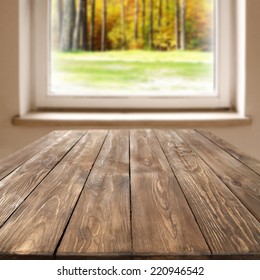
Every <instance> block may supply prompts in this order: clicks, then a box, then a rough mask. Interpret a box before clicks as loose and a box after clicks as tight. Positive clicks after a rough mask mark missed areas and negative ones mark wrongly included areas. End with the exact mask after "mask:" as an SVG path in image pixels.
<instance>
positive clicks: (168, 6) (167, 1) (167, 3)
mask: <svg viewBox="0 0 260 280" xmlns="http://www.w3.org/2000/svg"><path fill="white" fill-rule="evenodd" d="M169 13H170V3H169V0H166V25H167V28H168V27H169V25H170V21H169Z"/></svg>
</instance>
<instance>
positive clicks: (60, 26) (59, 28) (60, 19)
mask: <svg viewBox="0 0 260 280" xmlns="http://www.w3.org/2000/svg"><path fill="white" fill-rule="evenodd" d="M57 4H58V7H57V9H58V40H59V41H58V42H59V48H60V49H61V35H62V20H63V2H62V0H58V2H57Z"/></svg>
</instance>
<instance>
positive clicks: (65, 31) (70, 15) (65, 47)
mask: <svg viewBox="0 0 260 280" xmlns="http://www.w3.org/2000/svg"><path fill="white" fill-rule="evenodd" d="M74 22H75V3H74V0H65V5H64V15H63V20H62V35H61V50H62V51H69V50H71V48H72V37H73V30H74Z"/></svg>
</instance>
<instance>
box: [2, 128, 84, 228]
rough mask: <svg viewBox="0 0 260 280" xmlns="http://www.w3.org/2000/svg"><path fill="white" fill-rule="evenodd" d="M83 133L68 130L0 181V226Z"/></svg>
mask: <svg viewBox="0 0 260 280" xmlns="http://www.w3.org/2000/svg"><path fill="white" fill-rule="evenodd" d="M83 134H84V132H82V131H68V132H67V133H65V134H64V135H62V136H61V137H59V138H57V139H56V140H54V141H53V144H52V145H51V146H50V147H45V149H43V150H41V151H39V153H37V154H36V155H35V156H33V157H32V158H31V159H30V160H28V161H26V162H25V163H24V164H22V165H21V166H20V167H19V168H17V169H16V170H15V171H14V172H12V173H11V174H10V175H8V176H7V177H5V178H4V179H3V180H2V181H0V227H1V226H2V225H3V223H4V222H5V221H6V219H7V218H8V217H9V216H10V215H11V214H12V213H13V212H14V211H15V210H16V208H18V207H19V205H20V204H21V203H22V202H23V201H24V199H25V198H26V197H27V196H28V195H29V194H30V193H31V192H32V191H33V190H34V189H35V188H36V187H37V185H38V184H39V183H40V182H41V181H42V180H43V179H44V178H45V177H46V176H47V175H48V173H49V172H50V171H51V170H52V169H53V168H54V166H55V165H56V164H57V163H58V162H59V161H60V160H61V159H62V158H63V157H64V156H65V154H66V153H67V152H68V151H69V150H70V149H71V147H72V146H73V145H75V143H76V142H77V141H78V140H79V139H80V137H82V135H83Z"/></svg>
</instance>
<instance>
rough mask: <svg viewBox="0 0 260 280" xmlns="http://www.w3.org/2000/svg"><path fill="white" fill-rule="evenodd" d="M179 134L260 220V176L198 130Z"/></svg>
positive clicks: (183, 131)
mask: <svg viewBox="0 0 260 280" xmlns="http://www.w3.org/2000/svg"><path fill="white" fill-rule="evenodd" d="M178 134H179V135H180V136H181V137H182V138H183V139H184V140H185V141H186V142H187V143H188V144H189V145H190V147H191V148H192V149H193V150H194V151H195V152H196V153H197V154H198V155H199V156H200V157H201V158H202V159H203V161H204V162H205V163H207V165H208V166H209V167H210V168H211V169H212V170H213V171H214V173H215V174H216V175H217V176H218V177H219V178H220V180H221V181H223V182H224V183H225V184H226V185H227V186H228V187H229V189H230V190H231V191H232V192H233V193H234V194H235V195H236V196H237V197H238V198H239V199H240V200H241V202H242V203H243V204H244V205H245V206H246V207H247V208H248V209H249V210H250V212H251V213H252V214H253V215H254V216H255V217H256V218H257V219H258V221H260V176H259V175H258V174H256V173H255V172H254V171H252V170H251V169H249V168H248V167H246V166H245V165H244V164H242V163H241V162H239V161H238V160H236V159H235V158H234V157H233V156H231V155H229V154H228V153H226V152H225V151H224V150H223V149H221V148H220V147H218V146H217V145H215V144H214V143H212V142H211V141H210V140H208V139H206V138H205V137H203V136H202V135H200V134H199V133H197V132H196V131H194V130H178Z"/></svg>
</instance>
